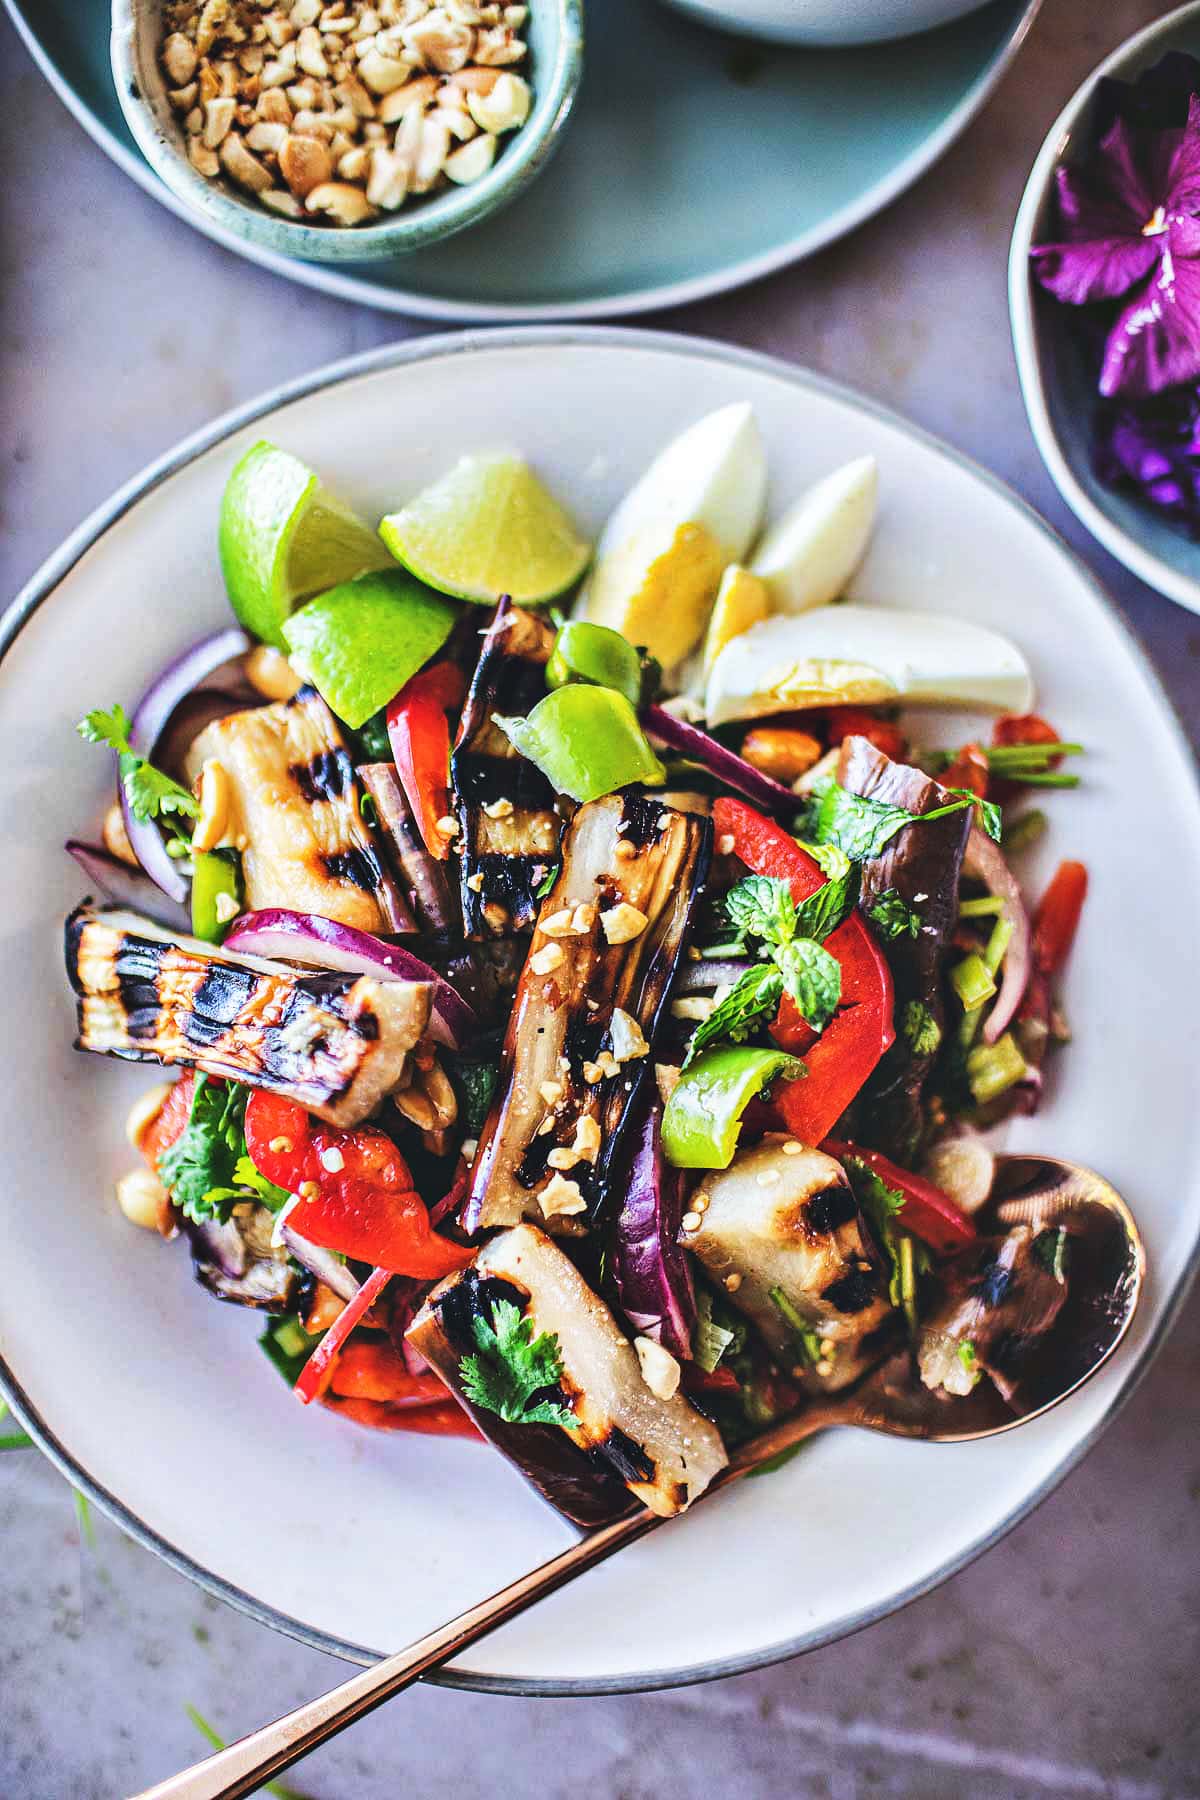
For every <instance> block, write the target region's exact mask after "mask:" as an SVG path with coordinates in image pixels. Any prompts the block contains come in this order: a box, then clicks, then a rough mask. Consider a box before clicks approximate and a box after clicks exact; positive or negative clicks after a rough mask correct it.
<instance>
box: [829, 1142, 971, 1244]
mask: <svg viewBox="0 0 1200 1800" xmlns="http://www.w3.org/2000/svg"><path fill="white" fill-rule="evenodd" d="M821 1148H822V1150H824V1151H825V1152H826V1154H827V1155H829V1156H836V1157H837V1159H838V1161H839V1162H845V1160H846V1158H847V1157H857V1158H858V1160H859V1161H860V1162H864V1163H866V1165H867V1167H868V1168H869V1169H873V1170H874V1171H875V1173H876V1175H878V1176H879V1178H880V1180H881V1181H886V1183H887V1185H888V1186H889V1187H890V1188H896V1189H898V1190H899V1192H900V1193H902V1194H903V1195H904V1205H903V1207H902V1208H901V1210H900V1212H899V1214H898V1215H897V1223H898V1224H900V1225H902V1226H903V1227H904V1229H905V1230H906V1231H911V1232H912V1234H913V1236H914V1237H919V1238H920V1239H921V1242H922V1243H923V1244H928V1245H929V1248H930V1249H931V1250H936V1251H937V1252H938V1254H939V1256H953V1255H955V1254H956V1253H957V1252H958V1251H959V1250H962V1249H963V1248H964V1247H965V1246H966V1245H967V1244H973V1243H974V1242H975V1237H976V1232H975V1226H974V1224H973V1222H972V1220H971V1219H970V1217H969V1216H968V1214H966V1213H965V1212H964V1211H963V1210H962V1208H961V1206H957V1205H956V1204H955V1202H954V1201H953V1200H952V1199H951V1198H950V1196H949V1194H946V1193H943V1192H942V1190H941V1188H940V1187H935V1186H934V1184H933V1182H932V1181H926V1180H925V1178H924V1176H922V1175H914V1174H913V1173H912V1171H911V1169H902V1168H901V1167H900V1166H899V1164H898V1163H894V1162H892V1161H891V1160H890V1158H888V1157H886V1156H884V1155H883V1154H882V1153H881V1152H880V1151H878V1150H864V1149H863V1148H862V1147H861V1146H860V1145H858V1144H847V1143H843V1142H841V1141H840V1140H837V1139H834V1138H829V1139H827V1140H826V1142H825V1143H823V1144H822V1145H821Z"/></svg>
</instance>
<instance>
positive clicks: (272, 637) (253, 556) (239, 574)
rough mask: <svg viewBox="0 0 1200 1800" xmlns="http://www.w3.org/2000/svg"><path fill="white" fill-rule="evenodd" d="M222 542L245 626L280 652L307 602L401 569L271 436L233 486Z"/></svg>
mask: <svg viewBox="0 0 1200 1800" xmlns="http://www.w3.org/2000/svg"><path fill="white" fill-rule="evenodd" d="M219 545H220V554H221V569H222V572H223V573H224V576H225V585H226V587H227V588H228V590H229V602H230V605H231V606H232V607H233V610H234V612H235V613H236V614H237V617H238V621H239V623H240V624H242V625H244V626H245V628H246V630H247V631H249V632H252V633H253V634H254V636H255V637H257V638H261V639H262V641H263V642H264V643H265V644H274V645H275V647H276V649H279V650H282V649H283V647H284V646H283V635H282V626H283V622H284V620H285V619H286V618H287V616H288V614H289V613H290V612H291V611H292V608H293V607H294V606H295V605H296V604H297V603H298V602H299V601H301V600H306V599H307V598H308V597H309V595H310V594H319V593H321V592H323V591H324V590H325V589H326V588H331V587H334V586H336V585H337V584H338V583H339V582H342V581H349V580H350V579H351V578H352V577H353V576H355V575H359V574H362V572H363V571H364V570H367V569H390V568H392V567H393V566H394V565H393V562H392V558H391V557H390V556H389V555H388V553H387V551H386V550H385V549H384V547H383V545H382V544H381V543H380V541H379V538H378V537H377V535H376V534H375V532H373V531H372V530H371V529H370V528H369V527H368V526H366V525H364V524H363V522H362V520H361V519H359V518H357V517H356V515H355V514H354V513H352V512H351V511H350V509H349V507H346V506H343V505H342V503H341V502H340V501H339V500H335V499H334V498H333V496H332V495H331V494H328V493H326V491H325V489H324V488H323V487H322V486H321V483H320V480H319V478H318V477H317V475H316V474H315V473H314V472H313V470H312V469H310V468H309V467H308V466H307V464H306V463H302V462H301V461H300V460H299V459H298V458H297V457H295V456H291V455H289V454H288V452H287V451H286V450H280V449H278V448H277V447H276V445H274V444H271V443H268V442H267V441H266V440H265V439H264V440H263V441H262V442H261V443H257V444H255V445H253V446H252V447H251V449H249V450H247V452H246V454H245V455H244V456H243V457H242V458H241V460H240V461H239V462H238V463H237V465H236V466H235V468H234V470H233V473H232V474H231V475H230V477H229V480H228V481H227V482H226V483H225V492H224V494H223V495H222V497H221V525H220V538H219Z"/></svg>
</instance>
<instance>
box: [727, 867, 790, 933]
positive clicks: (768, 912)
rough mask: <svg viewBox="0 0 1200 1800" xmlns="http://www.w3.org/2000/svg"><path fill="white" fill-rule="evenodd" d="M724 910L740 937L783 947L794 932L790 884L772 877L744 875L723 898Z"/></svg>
mask: <svg viewBox="0 0 1200 1800" xmlns="http://www.w3.org/2000/svg"><path fill="white" fill-rule="evenodd" d="M725 911H726V912H727V913H728V914H729V917H730V920H731V921H732V923H733V927H734V930H735V931H737V932H738V934H739V935H740V936H742V937H745V936H746V935H747V934H749V935H750V936H751V937H760V938H765V940H766V942H767V943H768V944H786V943H787V942H788V941H789V939H790V938H792V937H794V936H795V933H796V902H795V901H794V900H793V899H792V888H791V883H790V882H787V881H781V880H779V879H778V878H777V877H776V876H774V875H746V876H744V877H743V879H742V880H741V881H739V882H738V883H737V886H736V887H732V888H730V890H729V892H728V893H727V894H726V896H725Z"/></svg>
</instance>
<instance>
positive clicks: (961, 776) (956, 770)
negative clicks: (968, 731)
mask: <svg viewBox="0 0 1200 1800" xmlns="http://www.w3.org/2000/svg"><path fill="white" fill-rule="evenodd" d="M990 772H991V771H990V770H989V768H988V759H987V751H986V750H985V749H984V748H983V746H982V744H964V745H963V747H962V749H961V750H960V751H959V752H958V754H957V755H956V756H955V758H954V761H953V762H952V763H951V764H950V767H949V768H948V769H946V770H945V772H944V773H943V774H941V775H939V776H938V780H939V781H940V782H941V784H942V786H943V787H945V788H960V789H964V788H965V789H966V791H967V792H968V793H971V794H974V795H975V796H976V797H977V798H978V799H980V800H986V799H987V797H988V777H989V775H990Z"/></svg>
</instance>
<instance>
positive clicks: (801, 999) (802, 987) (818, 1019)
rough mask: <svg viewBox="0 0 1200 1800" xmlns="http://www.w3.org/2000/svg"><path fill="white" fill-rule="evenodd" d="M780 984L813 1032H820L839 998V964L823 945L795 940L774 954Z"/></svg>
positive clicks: (802, 939) (840, 981)
mask: <svg viewBox="0 0 1200 1800" xmlns="http://www.w3.org/2000/svg"><path fill="white" fill-rule="evenodd" d="M775 959H776V961H777V963H778V965H779V968H780V970H781V972H782V974H783V985H784V987H785V988H786V990H787V992H788V993H789V994H790V995H791V997H792V999H793V1000H794V1001H795V1003H796V1008H797V1011H799V1012H800V1013H802V1014H803V1015H804V1017H805V1018H806V1019H807V1020H808V1022H809V1024H810V1025H811V1026H812V1028H813V1030H814V1031H824V1029H825V1027H826V1025H828V1023H829V1021H830V1019H832V1017H833V1015H834V1013H835V1012H836V1011H837V1006H838V1001H839V1000H840V999H841V997H842V965H841V964H840V963H839V961H838V960H837V957H836V956H831V955H830V953H829V951H828V950H826V949H825V947H824V945H823V944H818V943H816V942H815V941H814V940H813V939H812V938H796V939H795V940H794V941H793V942H792V943H790V944H785V945H783V946H782V947H781V948H780V949H779V950H778V951H776V953H775Z"/></svg>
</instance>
